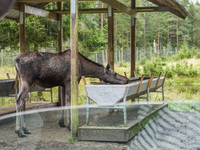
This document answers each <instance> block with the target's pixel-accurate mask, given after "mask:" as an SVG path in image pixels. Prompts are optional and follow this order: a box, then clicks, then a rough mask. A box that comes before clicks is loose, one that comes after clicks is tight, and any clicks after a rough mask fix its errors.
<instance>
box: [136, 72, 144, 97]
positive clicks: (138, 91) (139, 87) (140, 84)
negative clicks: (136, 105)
mask: <svg viewBox="0 0 200 150" xmlns="http://www.w3.org/2000/svg"><path fill="white" fill-rule="evenodd" d="M143 79H144V74H142V77H141V79H140V83H139V86H138V90H137V94H139V93H140V89H141V86H142V81H143Z"/></svg>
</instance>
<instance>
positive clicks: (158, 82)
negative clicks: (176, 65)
mask: <svg viewBox="0 0 200 150" xmlns="http://www.w3.org/2000/svg"><path fill="white" fill-rule="evenodd" d="M166 74H167V73H166ZM153 75H154V74H152V75H151V77H150V78H149V77H144V76H142V77H141V78H139V77H134V78H130V83H128V84H124V85H114V84H106V83H99V84H90V85H85V88H86V93H87V115H86V123H87V125H88V124H89V109H90V108H119V109H120V108H121V109H123V112H124V124H125V125H126V124H127V119H126V118H127V116H126V101H127V100H129V99H132V98H141V97H140V95H144V94H147V97H142V98H145V99H147V101H149V92H155V91H156V90H157V89H158V88H160V87H161V86H162V91H157V92H162V94H163V100H164V81H165V77H166V75H165V77H160V75H161V74H160V75H159V77H155V78H154V77H153ZM89 99H91V100H92V101H93V102H95V103H96V104H97V106H89ZM119 102H123V106H119V105H117V104H118V103H119Z"/></svg>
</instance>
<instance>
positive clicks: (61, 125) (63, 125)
mask: <svg viewBox="0 0 200 150" xmlns="http://www.w3.org/2000/svg"><path fill="white" fill-rule="evenodd" d="M58 124H59V126H60V127H66V126H65V124H64V122H63V121H62V120H60V121H59V122H58Z"/></svg>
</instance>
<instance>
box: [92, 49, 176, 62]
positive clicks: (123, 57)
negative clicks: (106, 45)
mask: <svg viewBox="0 0 200 150" xmlns="http://www.w3.org/2000/svg"><path fill="white" fill-rule="evenodd" d="M177 53H178V50H177V48H176V47H175V48H170V49H169V48H165V47H163V48H162V49H161V50H159V51H158V50H154V49H153V48H152V47H149V48H146V49H144V48H140V47H136V61H137V62H140V61H142V60H143V59H145V60H146V59H149V60H151V59H152V58H153V57H171V56H174V55H175V54H177ZM114 57H115V60H114V61H115V62H116V63H122V62H130V60H131V50H130V48H118V49H117V50H115V51H114ZM90 59H92V60H93V61H95V62H98V63H102V64H105V63H108V50H103V51H101V52H98V53H95V54H93V55H91V56H90Z"/></svg>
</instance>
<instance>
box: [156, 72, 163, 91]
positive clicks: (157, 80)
mask: <svg viewBox="0 0 200 150" xmlns="http://www.w3.org/2000/svg"><path fill="white" fill-rule="evenodd" d="M161 74H162V72H160V74H159V76H158V80H157V83H156V88H157V87H158V84H159V81H160V77H161Z"/></svg>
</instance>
